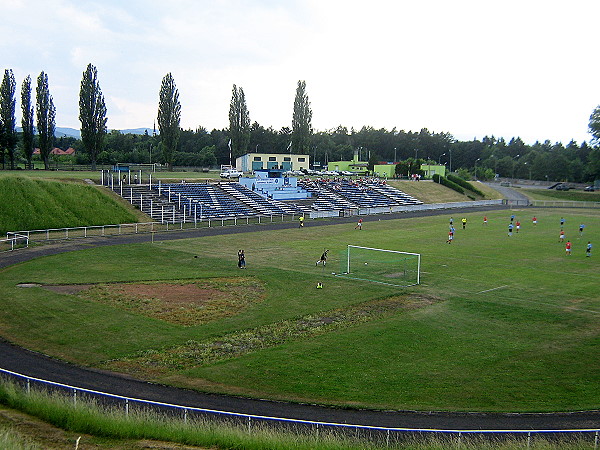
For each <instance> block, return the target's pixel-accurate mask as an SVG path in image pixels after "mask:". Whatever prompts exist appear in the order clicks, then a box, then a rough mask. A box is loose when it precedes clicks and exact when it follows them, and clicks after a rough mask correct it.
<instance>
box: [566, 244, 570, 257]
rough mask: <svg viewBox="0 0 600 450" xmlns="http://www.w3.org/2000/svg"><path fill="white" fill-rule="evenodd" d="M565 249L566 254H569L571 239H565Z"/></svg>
mask: <svg viewBox="0 0 600 450" xmlns="http://www.w3.org/2000/svg"><path fill="white" fill-rule="evenodd" d="M565 251H566V254H567V256H571V241H567V245H566V246H565Z"/></svg>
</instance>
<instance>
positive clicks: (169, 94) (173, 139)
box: [158, 72, 181, 171]
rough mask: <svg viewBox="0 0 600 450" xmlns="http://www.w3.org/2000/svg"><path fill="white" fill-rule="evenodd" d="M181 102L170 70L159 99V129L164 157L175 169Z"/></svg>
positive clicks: (164, 80)
mask: <svg viewBox="0 0 600 450" xmlns="http://www.w3.org/2000/svg"><path fill="white" fill-rule="evenodd" d="M180 119H181V103H179V91H178V90H177V86H175V80H174V79H173V75H171V73H170V72H169V73H168V74H166V75H165V76H164V78H163V80H162V84H161V86H160V93H159V100H158V129H159V130H160V146H161V148H162V154H163V159H164V161H165V163H167V164H168V166H169V170H170V171H171V170H173V157H174V156H175V150H176V149H177V143H178V142H179V133H180V127H179V121H180Z"/></svg>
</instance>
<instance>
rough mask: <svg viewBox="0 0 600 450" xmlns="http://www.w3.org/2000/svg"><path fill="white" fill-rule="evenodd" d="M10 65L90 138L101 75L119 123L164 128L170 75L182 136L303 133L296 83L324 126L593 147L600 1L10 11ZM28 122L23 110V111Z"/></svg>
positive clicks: (48, 1)
mask: <svg viewBox="0 0 600 450" xmlns="http://www.w3.org/2000/svg"><path fill="white" fill-rule="evenodd" d="M0 11H1V12H2V19H1V20H0V36H2V39H0V64H1V66H0V69H2V71H3V70H4V69H12V70H13V71H14V74H15V77H16V81H17V86H18V87H17V92H18V93H17V97H18V98H19V97H20V94H19V92H20V85H21V83H22V81H23V79H24V77H25V76H27V74H30V75H31V77H32V79H33V80H34V83H33V84H34V85H35V79H36V78H37V76H38V75H39V73H40V71H42V70H43V71H45V72H46V73H47V74H48V77H49V84H50V92H51V94H52V96H53V98H54V104H55V105H56V123H57V126H65V127H73V128H77V129H78V128H79V127H80V123H79V121H78V96H79V85H80V82H81V77H82V74H83V72H84V70H85V68H86V66H87V64H88V63H92V64H94V65H95V66H96V67H97V68H98V75H99V79H100V86H101V88H102V91H103V93H104V96H105V99H106V103H107V108H108V127H109V128H111V129H112V128H116V129H126V128H138V127H152V125H153V123H154V121H155V118H156V115H157V107H158V106H157V105H158V93H159V89H160V84H161V80H162V78H163V76H164V75H166V74H167V73H168V72H171V73H172V74H173V77H174V79H175V82H176V84H177V87H178V89H179V95H180V100H181V105H182V113H181V126H182V127H183V128H185V129H188V128H191V129H196V128H197V127H198V126H203V127H205V128H207V129H208V130H209V131H210V130H211V129H213V128H226V127H228V125H229V123H228V111H229V102H230V100H231V91H232V87H233V84H236V85H237V86H241V87H242V88H243V89H244V93H245V94H246V101H247V104H248V109H249V111H250V119H251V121H252V122H254V121H257V122H258V123H260V124H261V125H263V126H265V127H269V126H272V127H274V128H275V129H280V128H281V127H283V126H287V127H291V122H292V109H293V102H294V95H295V90H296V86H297V82H298V80H305V81H306V89H307V94H308V97H309V100H310V102H311V106H312V110H313V127H314V128H315V130H318V131H325V130H329V129H332V128H335V127H337V126H338V125H344V126H347V127H348V128H350V127H354V128H355V129H360V128H361V127H362V126H373V127H375V128H386V129H388V130H391V129H392V128H394V127H396V129H398V130H405V131H419V130H420V129H421V128H428V129H429V130H430V131H435V132H449V133H451V134H452V135H454V136H455V137H456V138H457V139H461V140H470V139H473V138H479V139H480V138H482V137H483V136H485V135H488V136H491V135H494V136H496V137H500V136H502V137H504V138H506V139H507V140H509V139H510V138H511V137H515V136H520V137H521V138H522V139H523V140H524V141H525V142H526V143H530V144H531V143H534V142H535V141H536V140H540V141H544V140H546V139H549V140H550V141H552V142H557V141H561V142H563V143H564V144H567V143H568V142H569V141H570V140H571V139H575V140H576V141H577V142H579V143H581V142H582V141H583V140H587V141H589V139H590V135H589V134H588V133H587V125H588V121H589V116H590V114H591V113H592V111H593V109H594V108H595V107H596V106H597V105H598V104H600V82H599V81H600V80H599V78H598V74H599V73H600V70H599V69H600V67H599V65H600V59H599V58H598V33H597V29H598V17H600V1H598V0H571V1H569V2H565V1H564V0H563V1H554V0H539V1H538V0H503V1H495V2H491V1H485V0H454V1H448V0H408V1H404V0H397V1H393V0H389V1H383V0H382V1H379V0H369V1H365V0H361V1H353V0H297V1H286V0H258V1H251V0H247V1H243V0H213V1H209V0H169V1H165V0H127V1H120V0H102V1H87V0H0ZM17 111H18V113H17V116H18V117H17V121H18V123H20V106H19V105H18V106H17Z"/></svg>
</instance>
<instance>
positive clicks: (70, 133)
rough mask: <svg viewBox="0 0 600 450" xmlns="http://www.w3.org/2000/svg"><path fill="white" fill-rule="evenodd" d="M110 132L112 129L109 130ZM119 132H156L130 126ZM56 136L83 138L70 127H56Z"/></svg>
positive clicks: (19, 129)
mask: <svg viewBox="0 0 600 450" xmlns="http://www.w3.org/2000/svg"><path fill="white" fill-rule="evenodd" d="M16 130H17V133H20V132H21V131H23V130H22V129H21V127H16ZM108 131H109V132H110V131H112V130H108ZM117 131H119V132H121V133H122V134H144V133H148V135H150V136H152V133H153V132H154V130H153V129H152V128H129V129H126V130H117ZM156 134H159V133H158V130H156ZM54 136H56V137H74V138H77V139H81V131H80V130H76V129H75V128H69V127H56V130H55V131H54Z"/></svg>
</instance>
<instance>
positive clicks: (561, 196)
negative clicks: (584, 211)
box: [519, 188, 600, 202]
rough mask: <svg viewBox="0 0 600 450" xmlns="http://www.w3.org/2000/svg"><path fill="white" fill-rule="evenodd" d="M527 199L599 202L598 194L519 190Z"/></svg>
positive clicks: (573, 191) (599, 196)
mask: <svg viewBox="0 0 600 450" xmlns="http://www.w3.org/2000/svg"><path fill="white" fill-rule="evenodd" d="M519 192H522V193H523V194H525V195H526V196H527V197H529V198H531V199H532V200H549V201H553V200H560V201H567V202H568V201H571V202H600V192H584V191H576V190H570V191H555V190H554V189H527V188H522V189H519Z"/></svg>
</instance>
